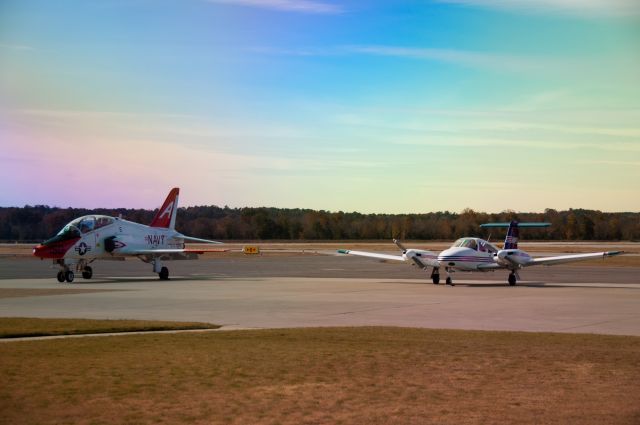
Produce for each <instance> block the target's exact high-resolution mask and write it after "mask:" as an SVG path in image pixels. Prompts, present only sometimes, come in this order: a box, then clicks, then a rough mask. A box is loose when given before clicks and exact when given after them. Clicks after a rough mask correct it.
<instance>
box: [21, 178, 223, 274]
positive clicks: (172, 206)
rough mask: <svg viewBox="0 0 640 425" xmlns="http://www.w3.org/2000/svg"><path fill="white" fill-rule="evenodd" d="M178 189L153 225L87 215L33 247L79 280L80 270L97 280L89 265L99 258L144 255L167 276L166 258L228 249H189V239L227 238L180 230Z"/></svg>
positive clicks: (36, 254)
mask: <svg viewBox="0 0 640 425" xmlns="http://www.w3.org/2000/svg"><path fill="white" fill-rule="evenodd" d="M179 193H180V189H178V188H174V189H172V190H171V192H169V196H167V199H166V200H165V201H164V204H162V207H161V208H160V210H158V213H157V214H156V216H155V217H154V219H153V221H152V222H151V224H150V225H149V226H145V225H144V224H139V223H133V222H131V221H127V220H123V219H122V218H119V217H109V216H105V215H86V216H84V217H80V218H77V219H75V220H73V221H72V222H70V223H69V224H67V225H66V226H64V227H63V228H62V230H60V231H59V232H58V234H57V235H55V236H54V237H53V238H51V239H49V240H47V241H45V242H43V243H41V244H40V245H38V246H36V247H35V248H33V255H35V256H36V257H40V258H41V259H44V258H50V259H53V263H54V264H57V265H58V266H59V267H60V271H59V272H58V276H57V277H58V281H59V282H64V281H65V280H66V281H67V282H69V283H71V282H73V279H74V272H73V270H74V269H75V270H76V271H82V277H83V278H85V279H91V277H92V275H93V270H92V269H91V267H90V266H89V264H90V263H92V262H94V261H95V260H124V259H125V257H138V258H139V259H140V260H142V261H144V262H145V263H150V264H152V265H153V271H154V273H158V276H159V277H160V279H161V280H168V279H169V269H168V268H167V267H165V266H164V265H163V264H162V262H163V261H165V260H195V259H197V258H198V254H203V253H204V252H221V251H223V250H208V249H197V250H192V249H186V248H185V241H192V242H200V243H211V244H220V243H222V242H217V241H210V240H207V239H199V238H192V237H190V236H185V235H183V234H180V233H178V232H177V231H176V230H175V224H176V214H177V212H178V194H179Z"/></svg>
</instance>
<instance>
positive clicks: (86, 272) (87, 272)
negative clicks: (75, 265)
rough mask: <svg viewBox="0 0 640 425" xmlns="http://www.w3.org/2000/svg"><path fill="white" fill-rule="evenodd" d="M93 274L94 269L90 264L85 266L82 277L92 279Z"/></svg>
mask: <svg viewBox="0 0 640 425" xmlns="http://www.w3.org/2000/svg"><path fill="white" fill-rule="evenodd" d="M92 276H93V269H91V267H89V266H85V268H84V270H82V277H83V278H84V279H91V277H92Z"/></svg>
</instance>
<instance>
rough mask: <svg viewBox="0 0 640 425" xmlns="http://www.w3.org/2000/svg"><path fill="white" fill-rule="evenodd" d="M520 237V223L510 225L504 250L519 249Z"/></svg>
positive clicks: (513, 222) (514, 222) (515, 222)
mask: <svg viewBox="0 0 640 425" xmlns="http://www.w3.org/2000/svg"><path fill="white" fill-rule="evenodd" d="M519 236H520V232H519V231H518V222H517V221H512V222H511V223H509V230H508V231H507V237H506V238H505V239H504V249H517V248H518V237H519Z"/></svg>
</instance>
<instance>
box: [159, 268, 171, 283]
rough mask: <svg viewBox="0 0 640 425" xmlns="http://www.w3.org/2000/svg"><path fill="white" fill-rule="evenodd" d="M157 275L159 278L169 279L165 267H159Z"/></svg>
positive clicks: (167, 270)
mask: <svg viewBox="0 0 640 425" xmlns="http://www.w3.org/2000/svg"><path fill="white" fill-rule="evenodd" d="M158 277H159V278H160V280H169V269H168V268H166V267H163V268H161V269H160V273H158Z"/></svg>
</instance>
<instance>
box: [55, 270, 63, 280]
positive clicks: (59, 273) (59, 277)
mask: <svg viewBox="0 0 640 425" xmlns="http://www.w3.org/2000/svg"><path fill="white" fill-rule="evenodd" d="M56 277H57V278H58V282H60V283H62V282H64V272H63V271H62V270H60V271H59V272H58V276H56Z"/></svg>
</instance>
